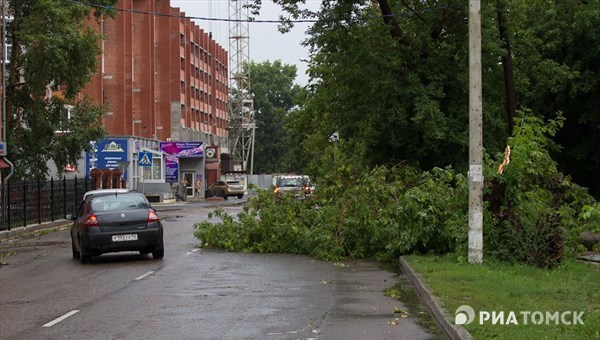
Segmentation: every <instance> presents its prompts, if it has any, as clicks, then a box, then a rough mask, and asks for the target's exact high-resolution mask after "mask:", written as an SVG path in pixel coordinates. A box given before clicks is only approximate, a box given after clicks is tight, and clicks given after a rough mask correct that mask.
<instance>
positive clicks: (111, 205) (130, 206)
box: [67, 191, 165, 264]
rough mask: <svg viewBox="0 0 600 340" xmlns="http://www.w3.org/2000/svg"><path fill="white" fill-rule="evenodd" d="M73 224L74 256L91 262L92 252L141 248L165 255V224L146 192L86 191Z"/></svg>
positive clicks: (147, 251) (94, 253)
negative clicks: (90, 192) (88, 192)
mask: <svg viewBox="0 0 600 340" xmlns="http://www.w3.org/2000/svg"><path fill="white" fill-rule="evenodd" d="M67 218H69V219H71V220H73V224H72V225H71V228H70V234H71V248H72V251H73V258H75V259H79V260H80V262H81V263H82V264H83V263H86V262H90V261H91V258H92V256H99V255H102V254H104V253H111V252H120V251H139V252H140V253H141V254H150V253H152V257H154V258H155V259H162V258H163V257H164V254H165V248H164V241H163V226H162V223H161V221H160V218H159V217H158V215H157V214H156V211H155V210H154V209H153V208H152V206H151V205H150V203H149V202H148V199H147V198H146V196H144V195H143V194H141V193H138V192H134V191H129V192H119V191H112V192H111V191H107V192H95V193H93V194H89V195H85V199H84V200H83V202H81V205H80V206H79V209H78V211H77V214H76V215H69V216H67Z"/></svg>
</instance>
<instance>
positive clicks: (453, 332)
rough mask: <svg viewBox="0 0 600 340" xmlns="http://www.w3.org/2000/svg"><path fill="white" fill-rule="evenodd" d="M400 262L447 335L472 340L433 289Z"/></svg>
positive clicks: (451, 337) (460, 339) (455, 338)
mask: <svg viewBox="0 0 600 340" xmlns="http://www.w3.org/2000/svg"><path fill="white" fill-rule="evenodd" d="M399 260H400V269H402V271H403V272H404V274H405V275H406V276H407V277H408V279H409V280H410V281H411V282H412V283H413V285H414V286H415V288H416V290H417V293H418V295H419V299H420V300H421V302H423V303H424V304H425V305H426V306H427V309H428V310H429V312H430V313H431V314H432V315H433V317H434V318H435V320H436V321H437V323H438V324H439V325H440V327H441V328H442V330H443V331H444V332H445V333H446V335H447V336H448V337H449V338H450V339H452V340H472V339H473V336H472V335H471V334H469V332H467V330H466V329H465V328H464V327H461V326H459V325H455V324H454V323H453V319H452V318H451V317H450V315H449V314H448V311H446V310H445V309H444V308H443V307H442V303H441V302H440V300H439V299H438V298H437V297H436V296H435V295H434V294H433V292H432V291H431V288H429V286H428V285H427V284H426V283H425V281H424V280H423V278H422V277H421V275H419V274H418V273H416V272H415V271H414V270H413V269H412V268H411V267H410V265H409V264H408V262H406V260H404V259H403V258H402V257H400V258H399Z"/></svg>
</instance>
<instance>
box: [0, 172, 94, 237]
mask: <svg viewBox="0 0 600 340" xmlns="http://www.w3.org/2000/svg"><path fill="white" fill-rule="evenodd" d="M1 189H2V191H1V192H0V230H11V229H12V228H17V227H25V226H28V225H32V224H42V223H45V222H53V221H56V220H60V219H64V218H65V216H66V215H67V214H74V213H76V211H77V208H78V206H79V203H80V202H81V200H82V198H83V194H84V193H85V192H86V191H88V190H92V189H94V188H92V181H91V179H89V178H88V177H85V178H77V177H75V178H74V179H65V178H63V179H61V180H54V179H51V180H50V181H47V182H42V181H36V182H21V183H15V184H10V183H9V184H4V185H2V187H1Z"/></svg>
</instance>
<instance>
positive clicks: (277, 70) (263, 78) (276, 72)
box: [248, 60, 301, 173]
mask: <svg viewBox="0 0 600 340" xmlns="http://www.w3.org/2000/svg"><path fill="white" fill-rule="evenodd" d="M248 67H249V68H250V74H251V75H252V93H253V96H254V110H255V119H256V135H255V145H254V172H255V173H274V172H286V171H291V170H297V169H295V168H291V166H292V165H291V163H290V161H289V160H288V158H287V157H286V155H287V154H288V150H289V145H288V139H287V136H286V131H285V129H284V124H285V121H286V119H287V115H288V113H289V112H290V111H291V110H292V109H294V107H295V105H296V100H297V97H298V95H299V93H300V92H301V88H300V87H299V86H298V85H295V84H294V83H293V82H294V79H295V78H296V66H294V65H283V64H282V63H281V61H280V60H276V61H274V62H270V61H265V62H262V63H254V62H252V63H250V65H248ZM291 159H292V160H293V155H292V158H291Z"/></svg>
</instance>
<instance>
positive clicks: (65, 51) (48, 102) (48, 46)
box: [6, 0, 117, 179]
mask: <svg viewBox="0 0 600 340" xmlns="http://www.w3.org/2000/svg"><path fill="white" fill-rule="evenodd" d="M88 2H89V3H92V2H91V1H81V2H78V3H74V2H68V1H61V0H28V1H9V2H8V5H9V11H10V13H12V14H13V19H12V21H11V22H10V24H9V25H8V28H7V35H8V38H9V41H10V43H11V44H12V54H11V55H10V56H9V59H10V64H8V67H7V76H8V77H7V86H6V97H7V101H6V113H7V136H6V137H7V144H8V154H9V156H10V158H11V159H12V160H13V163H14V164H15V175H14V178H16V179H26V178H27V179H32V178H45V176H46V175H47V172H48V169H47V165H46V162H47V161H48V160H53V161H54V162H55V163H56V165H57V168H58V169H59V171H60V169H62V168H63V166H64V165H66V164H69V163H71V164H75V163H76V162H77V160H78V159H79V158H80V157H81V153H82V151H84V150H87V149H88V148H89V143H88V141H90V140H95V139H98V138H100V137H101V136H102V135H103V134H104V133H105V132H104V129H103V127H102V125H101V124H100V117H101V116H102V115H103V113H104V112H105V111H106V110H105V108H104V107H100V106H94V105H91V104H90V103H89V102H88V101H87V100H86V99H85V98H84V99H76V94H77V93H79V92H80V91H81V90H82V89H83V87H84V86H85V84H86V83H87V82H88V81H89V80H90V77H91V75H92V74H93V73H94V72H96V71H97V69H98V58H97V57H98V55H99V53H100V49H99V40H100V39H101V35H100V34H98V33H97V32H95V31H93V30H92V29H91V28H89V27H86V25H85V23H86V21H88V20H93V19H94V17H95V18H96V19H98V18H100V16H101V15H102V14H111V13H110V11H107V10H106V9H102V8H100V7H98V8H93V7H90V6H89V5H87V4H86V3H88ZM116 2H117V1H116V0H100V1H93V3H94V4H96V5H101V6H102V5H104V6H112V5H114V4H116ZM92 14H93V15H94V17H92ZM65 105H70V106H72V107H73V109H72V115H71V119H70V121H68V120H67V119H65V116H66V106H65ZM66 130H67V131H68V132H67V133H57V131H63V132H64V131H66Z"/></svg>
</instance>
